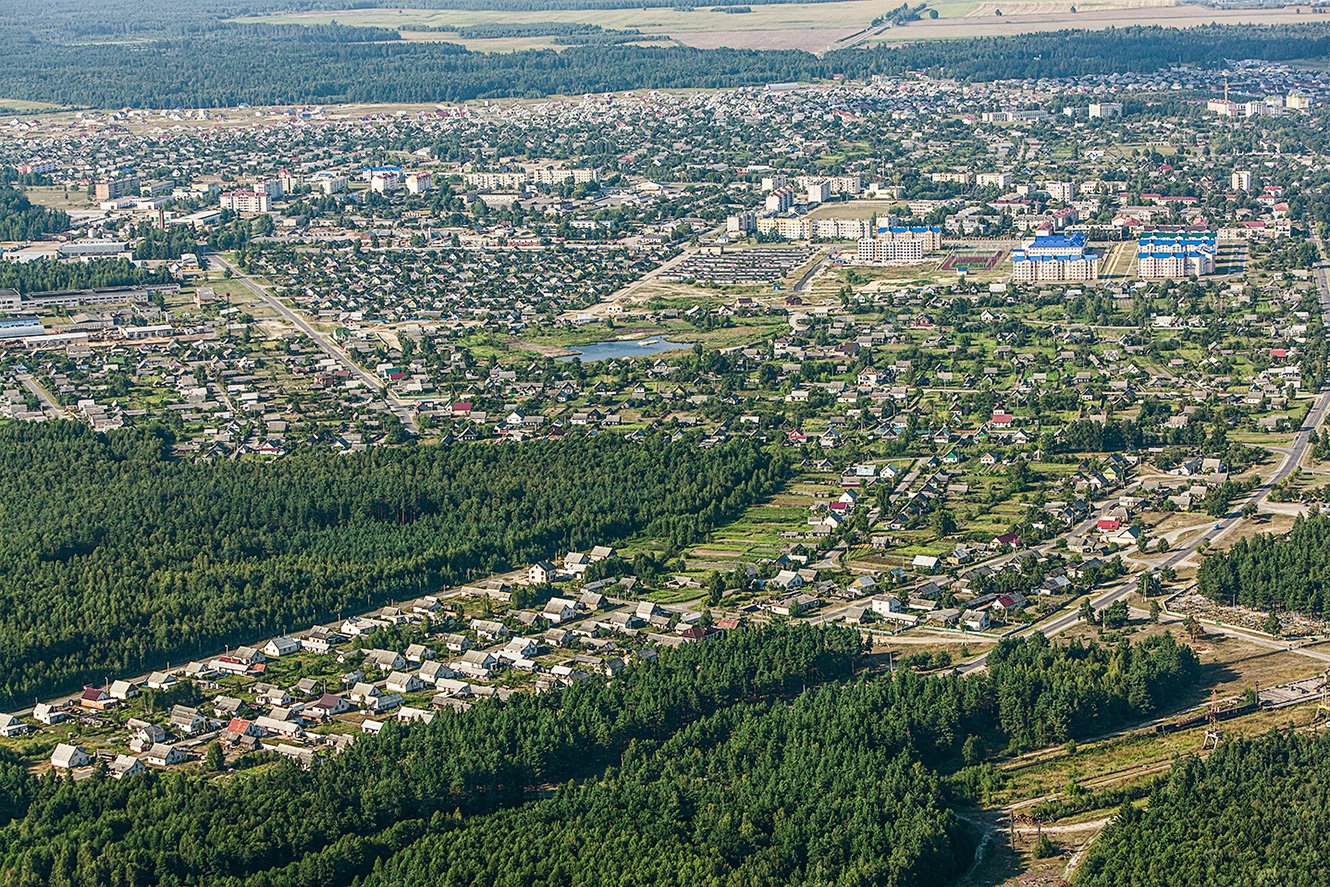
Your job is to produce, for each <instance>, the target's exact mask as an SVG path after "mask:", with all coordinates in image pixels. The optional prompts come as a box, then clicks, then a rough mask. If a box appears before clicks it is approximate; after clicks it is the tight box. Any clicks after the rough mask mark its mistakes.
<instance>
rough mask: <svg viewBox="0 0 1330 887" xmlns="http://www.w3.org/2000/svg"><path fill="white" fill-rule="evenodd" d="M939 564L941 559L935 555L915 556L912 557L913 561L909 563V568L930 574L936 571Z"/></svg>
mask: <svg viewBox="0 0 1330 887" xmlns="http://www.w3.org/2000/svg"><path fill="white" fill-rule="evenodd" d="M941 562H942V559H941V558H939V557H937V556H935V555H931V554H916V555H915V556H914V560H912V561H911V562H910V566H912V567H914V568H915V569H916V570H921V571H923V572H925V573H931V572H933V571H934V570H936V569H937V567H938V564H940V563H941Z"/></svg>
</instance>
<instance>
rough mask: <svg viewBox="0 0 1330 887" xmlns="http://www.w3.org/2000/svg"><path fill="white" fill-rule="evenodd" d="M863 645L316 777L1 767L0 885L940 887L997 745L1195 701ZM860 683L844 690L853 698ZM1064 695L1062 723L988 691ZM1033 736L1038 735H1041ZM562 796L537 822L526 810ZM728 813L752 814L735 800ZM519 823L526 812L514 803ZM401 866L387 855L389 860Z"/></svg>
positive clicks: (1128, 658) (525, 722)
mask: <svg viewBox="0 0 1330 887" xmlns="http://www.w3.org/2000/svg"><path fill="white" fill-rule="evenodd" d="M864 664H865V661H864V659H863V657H862V655H861V654H860V652H859V639H858V636H857V634H856V633H855V632H854V631H852V630H850V629H845V628H814V627H810V626H788V625H781V624H776V625H773V626H769V627H766V628H761V629H741V630H739V631H735V632H731V633H729V634H728V635H727V636H726V637H724V638H722V639H721V640H719V641H716V642H713V643H710V644H700V645H693V646H687V647H683V648H680V649H678V650H673V651H665V652H663V653H662V654H661V657H660V660H659V661H658V662H657V663H656V664H654V665H650V666H641V667H637V668H633V669H630V670H629V671H628V672H626V673H625V675H624V676H623V677H622V678H621V679H618V680H615V681H606V680H604V679H602V678H599V677H597V678H592V679H590V680H588V681H585V682H582V683H579V684H577V685H575V686H573V687H571V688H569V689H566V690H562V691H557V692H554V693H545V694H517V695H516V696H514V697H513V698H512V699H510V700H508V701H507V702H500V701H489V702H485V703H481V704H479V705H477V706H476V707H475V708H473V709H471V710H470V711H468V712H465V713H448V712H445V713H442V714H441V715H440V716H439V717H438V718H436V719H435V721H434V722H433V723H432V724H429V725H424V724H415V725H412V726H410V727H402V726H398V725H395V724H394V725H389V726H387V727H385V728H384V730H383V732H382V733H380V734H379V735H378V736H377V737H373V736H366V737H362V738H360V739H359V741H358V742H357V743H356V744H355V745H354V746H353V747H352V748H351V749H350V750H348V751H346V752H343V753H342V754H340V755H338V756H335V757H333V758H331V759H329V760H327V761H325V762H323V763H322V765H321V766H318V767H316V768H315V769H314V771H313V772H310V773H305V772H301V771H300V770H298V769H296V768H295V767H294V766H293V765H291V764H287V763H282V764H276V765H274V766H273V768H272V769H271V770H268V771H262V772H259V773H256V774H253V775H252V776H251V777H249V778H235V779H223V780H220V781H218V780H214V781H206V780H204V779H203V778H202V777H200V776H195V775H185V774H183V773H175V774H169V775H167V774H158V773H153V774H149V775H147V776H145V777H143V778H135V779H128V780H124V781H122V782H115V781H113V780H110V779H106V778H104V777H94V778H93V779H91V780H88V781H86V782H83V783H79V784H74V783H70V782H68V781H54V780H51V779H41V780H38V779H35V778H32V777H29V776H26V775H25V774H24V773H23V772H22V771H21V768H19V767H18V765H17V764H15V763H12V762H10V763H6V762H5V761H3V760H0V786H3V787H5V788H7V789H8V792H9V794H8V797H9V798H10V800H9V801H8V802H7V806H0V824H3V817H4V816H5V815H6V811H8V815H9V816H12V817H13V821H12V822H10V823H9V824H8V825H7V826H5V827H4V828H2V829H0V880H3V881H4V882H5V883H7V884H14V885H38V884H59V883H103V884H162V885H171V884H202V883H208V884H237V885H238V884H241V883H243V884H246V885H327V884H348V883H350V882H351V881H352V880H353V879H354V878H356V877H360V876H365V875H370V876H371V883H375V884H390V883H391V884H398V883H403V884H404V883H408V882H414V883H420V882H424V883H437V884H459V883H466V884H502V885H509V884H513V885H516V884H555V883H570V882H571V879H572V874H573V873H574V872H576V873H577V875H578V877H579V878H581V879H582V880H578V881H577V883H582V884H587V885H592V884H641V883H661V884H673V883H677V884H719V883H731V884H734V883H739V884H745V883H746V884H771V883H780V884H798V883H810V884H811V883H818V884H828V883H837V884H846V885H858V884H863V885H868V884H899V885H909V884H913V885H931V884H947V883H952V882H954V880H955V876H956V874H957V873H958V872H959V871H962V870H963V869H964V868H965V867H966V864H967V863H968V860H969V857H970V854H971V846H972V843H973V838H974V836H973V835H972V834H971V830H970V829H969V828H968V827H967V826H966V825H965V824H964V823H963V822H962V821H961V820H960V818H959V817H958V815H957V814H956V813H955V811H954V810H953V809H952V807H953V806H954V804H956V803H958V802H961V801H963V798H960V797H953V796H952V792H953V791H955V789H951V788H948V787H947V784H946V783H944V781H943V779H942V777H941V776H940V775H939V774H941V773H950V772H952V771H955V770H957V768H960V767H962V766H963V765H964V764H966V763H974V762H975V761H977V760H978V759H979V758H980V756H981V753H979V752H977V751H976V749H980V748H983V747H985V746H986V747H989V748H1003V747H1019V746H1020V745H1021V743H1022V741H1023V740H1022V739H1021V738H1020V737H1018V736H1013V735H1010V734H1008V733H1007V732H1006V731H1005V730H1004V728H1003V727H1002V726H1001V725H1002V724H1004V723H1013V722H1015V720H1016V719H1018V718H1025V719H1030V720H1032V721H1034V722H1033V723H1029V724H1026V725H1024V727H1025V728H1028V729H1029V730H1033V731H1035V732H1038V733H1042V734H1045V735H1047V736H1048V737H1050V738H1054V737H1056V738H1057V739H1061V738H1065V737H1067V736H1084V735H1086V733H1087V732H1092V731H1093V730H1095V729H1097V727H1098V726H1101V725H1100V724H1098V723H1097V722H1096V721H1095V720H1094V719H1093V718H1091V717H1088V716H1087V715H1089V714H1090V713H1091V708H1092V707H1093V705H1094V704H1095V703H1093V702H1092V701H1091V700H1092V698H1093V697H1095V696H1097V693H1098V691H1099V690H1102V691H1103V692H1105V693H1107V695H1108V696H1109V697H1113V698H1121V699H1127V698H1129V697H1131V696H1132V695H1133V694H1132V693H1131V691H1130V690H1129V687H1130V686H1131V685H1132V684H1133V682H1134V681H1135V680H1136V678H1137V677H1141V678H1142V679H1144V680H1145V682H1146V683H1147V684H1149V685H1151V686H1153V687H1154V688H1155V690H1156V691H1157V694H1158V695H1157V696H1156V697H1152V698H1149V699H1147V698H1146V697H1144V696H1137V697H1136V699H1135V701H1134V702H1128V703H1127V704H1126V706H1125V707H1124V708H1123V709H1122V710H1121V711H1122V713H1123V714H1126V715H1128V716H1131V717H1140V716H1142V715H1146V714H1149V713H1150V712H1151V711H1153V710H1154V707H1155V706H1156V705H1162V704H1165V703H1171V702H1175V701H1177V700H1178V699H1179V697H1180V695H1181V694H1185V693H1187V692H1189V691H1191V690H1192V689H1193V688H1194V685H1195V681H1196V679H1197V677H1198V672H1197V669H1196V660H1195V656H1194V655H1193V654H1192V652H1191V650H1190V649H1189V648H1187V647H1184V646H1180V645H1178V644H1176V643H1175V642H1174V641H1173V640H1172V638H1171V636H1168V635H1161V636H1157V637H1154V638H1151V639H1149V640H1147V641H1145V642H1143V643H1141V644H1136V645H1132V644H1129V643H1124V644H1122V645H1119V646H1117V647H1114V648H1112V649H1111V650H1102V649H1101V648H1098V647H1081V646H1078V645H1073V646H1071V647H1053V646H1052V645H1050V644H1049V642H1048V641H1047V639H1045V638H1044V637H1043V636H1042V635H1038V634H1036V635H1033V636H1031V638H1030V639H1029V640H1016V639H1010V640H1007V641H1004V642H1003V643H1002V645H1001V648H1000V651H999V653H998V654H997V655H996V656H995V657H993V658H991V659H990V660H989V672H988V673H981V674H976V675H973V676H970V677H964V678H962V677H957V676H954V675H948V676H921V675H916V674H914V673H913V672H911V671H909V670H905V671H902V672H898V673H896V674H894V675H886V674H873V673H870V674H869V675H868V676H864V675H863V674H862V671H863V666H864ZM856 674H858V677H856ZM1031 677H1036V678H1038V679H1039V680H1040V681H1041V682H1042V683H1043V684H1045V685H1047V686H1049V687H1065V688H1070V687H1092V688H1096V689H1095V690H1094V691H1090V692H1089V693H1082V691H1075V692H1073V693H1071V696H1077V695H1080V696H1081V698H1082V702H1081V703H1080V704H1079V705H1078V706H1077V707H1076V711H1075V714H1074V715H1073V720H1072V721H1071V722H1070V723H1067V724H1061V723H1059V719H1060V718H1061V716H1062V715H1061V713H1060V712H1058V711H1057V710H1055V709H1053V708H1048V709H1045V708H1040V707H1036V708H1035V709H1033V710H1031V711H1026V710H1024V709H1023V708H1022V706H1021V704H1020V703H1019V702H1018V701H1016V700H1014V699H1010V697H1011V694H1009V693H1007V692H1005V691H1003V690H1002V689H1001V687H1002V686H1004V685H1009V684H1011V683H1013V682H1015V681H1018V680H1024V679H1027V678H1031ZM1044 719H1048V720H1047V722H1046V723H1044V722H1043V721H1044ZM541 785H555V786H562V787H561V788H560V789H559V790H558V791H556V792H555V793H554V796H553V797H552V798H549V799H547V800H531V796H530V794H529V793H528V792H529V790H530V789H531V788H533V787H536V786H541ZM736 799H737V800H739V801H742V803H736ZM524 802H525V803H524ZM399 851H400V853H399Z"/></svg>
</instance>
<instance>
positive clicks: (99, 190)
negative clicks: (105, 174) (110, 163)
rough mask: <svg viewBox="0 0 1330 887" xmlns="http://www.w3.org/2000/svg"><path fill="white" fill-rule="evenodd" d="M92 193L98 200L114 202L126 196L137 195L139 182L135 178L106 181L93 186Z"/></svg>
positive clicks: (128, 177) (127, 177)
mask: <svg viewBox="0 0 1330 887" xmlns="http://www.w3.org/2000/svg"><path fill="white" fill-rule="evenodd" d="M93 192H94V194H95V195H96V197H97V199H98V200H115V199H116V198H117V197H124V196H125V195H127V194H138V193H139V180H138V177H137V176H125V177H124V178H119V179H107V180H105V181H102V182H98V183H97V184H96V185H94V186H93Z"/></svg>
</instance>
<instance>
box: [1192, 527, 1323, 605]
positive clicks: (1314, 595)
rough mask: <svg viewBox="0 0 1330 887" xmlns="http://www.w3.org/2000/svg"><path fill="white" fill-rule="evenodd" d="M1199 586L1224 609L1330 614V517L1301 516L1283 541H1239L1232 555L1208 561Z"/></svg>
mask: <svg viewBox="0 0 1330 887" xmlns="http://www.w3.org/2000/svg"><path fill="white" fill-rule="evenodd" d="M1196 584H1197V588H1198V589H1199V590H1200V592H1201V594H1204V595H1205V596H1206V597H1208V598H1211V599H1213V600H1216V601H1219V602H1220V603H1224V604H1240V605H1242V606H1244V607H1256V608H1259V609H1262V610H1294V611H1296V612H1298V613H1305V614H1307V615H1309V616H1325V615H1327V614H1330V517H1328V516H1325V515H1314V516H1312V517H1303V516H1301V515H1299V516H1298V517H1297V519H1296V520H1295V521H1294V523H1293V529H1292V530H1291V531H1289V534H1288V535H1287V536H1286V537H1283V538H1280V537H1278V536H1274V535H1272V534H1270V533H1262V534H1261V535H1259V536H1252V537H1249V538H1245V539H1239V540H1238V541H1237V542H1235V543H1233V545H1232V546H1231V547H1230V548H1229V549H1228V551H1226V552H1221V553H1218V554H1211V555H1207V556H1206V558H1205V560H1204V561H1202V562H1201V568H1200V570H1198V571H1197V573H1196Z"/></svg>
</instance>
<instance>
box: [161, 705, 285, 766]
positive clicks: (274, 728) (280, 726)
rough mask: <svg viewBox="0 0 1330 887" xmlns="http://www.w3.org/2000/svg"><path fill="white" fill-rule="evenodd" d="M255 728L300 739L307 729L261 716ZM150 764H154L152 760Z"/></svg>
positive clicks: (255, 721)
mask: <svg viewBox="0 0 1330 887" xmlns="http://www.w3.org/2000/svg"><path fill="white" fill-rule="evenodd" d="M254 726H256V727H258V728H259V729H260V730H262V731H263V732H264V733H265V734H274V735H277V736H289V737H294V738H297V739H298V738H300V737H301V736H304V735H305V727H304V725H303V724H301V723H300V722H299V721H287V720H284V719H282V718H274V717H269V716H268V715H261V716H259V717H257V718H255V719H254ZM148 763H150V764H151V763H152V761H151V760H149V761H148Z"/></svg>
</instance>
